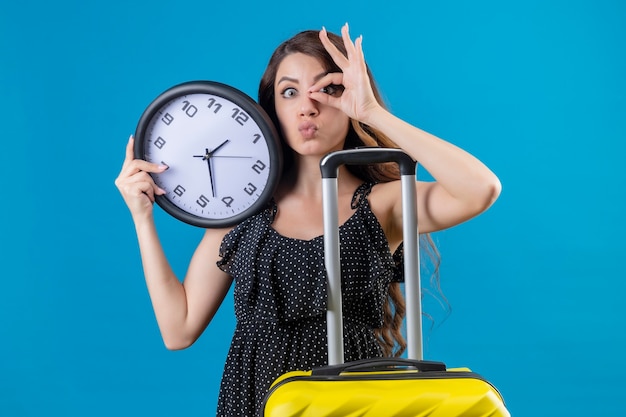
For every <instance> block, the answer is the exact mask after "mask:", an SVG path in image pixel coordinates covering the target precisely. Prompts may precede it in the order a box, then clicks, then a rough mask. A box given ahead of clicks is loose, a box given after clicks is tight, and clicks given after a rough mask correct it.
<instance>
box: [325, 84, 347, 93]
mask: <svg viewBox="0 0 626 417" xmlns="http://www.w3.org/2000/svg"><path fill="white" fill-rule="evenodd" d="M341 92H343V86H341V85H335V84H330V85H327V86H326V87H322V88H320V93H325V94H328V95H330V96H334V95H335V94H337V93H341Z"/></svg>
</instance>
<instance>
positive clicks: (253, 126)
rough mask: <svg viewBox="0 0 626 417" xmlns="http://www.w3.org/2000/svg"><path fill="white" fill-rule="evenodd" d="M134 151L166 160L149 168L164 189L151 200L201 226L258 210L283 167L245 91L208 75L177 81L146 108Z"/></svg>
mask: <svg viewBox="0 0 626 417" xmlns="http://www.w3.org/2000/svg"><path fill="white" fill-rule="evenodd" d="M135 138H136V139H135V140H136V143H135V156H136V157H138V158H142V159H145V160H146V161H149V162H153V163H157V164H165V165H167V166H169V169H168V170H166V171H165V172H163V173H159V174H151V175H152V177H153V179H154V182H155V183H156V184H157V185H158V186H159V187H161V188H162V189H164V190H165V191H166V194H165V195H163V196H157V197H156V202H157V204H159V205H160V206H161V207H162V208H163V209H164V210H165V211H166V212H168V213H169V214H171V215H172V216H174V217H176V218H178V219H179V220H182V221H184V222H186V223H189V224H193V225H195V226H201V227H224V226H230V225H233V224H236V223H238V222H240V221H241V220H243V219H245V218H247V217H248V216H250V215H252V214H254V213H255V212H257V211H259V210H260V209H261V208H263V206H264V205H265V204H266V203H267V201H268V200H269V199H270V198H271V196H272V194H273V192H274V189H275V187H276V184H277V183H278V179H279V175H280V171H281V162H282V161H281V156H282V154H281V150H280V144H279V140H278V135H277V134H276V131H275V128H274V126H273V124H272V122H271V121H270V119H269V117H268V116H267V115H266V114H265V112H264V111H263V109H262V108H261V107H260V106H259V105H258V104H257V103H256V102H254V100H252V99H251V98H250V97H248V96H247V95H245V94H244V93H242V92H240V91H238V90H236V89H234V88H232V87H229V86H226V85H224V84H219V83H215V82H210V81H203V82H202V81H199V82H191V83H185V84H181V85H179V86H176V87H173V88H172V89H170V90H168V91H166V92H165V93H163V94H161V95H160V96H159V97H158V98H157V99H156V100H155V101H154V102H153V103H152V104H151V105H150V106H149V107H148V108H147V109H146V111H145V112H144V115H143V116H142V118H141V120H140V121H139V124H138V127H137V132H136V135H135Z"/></svg>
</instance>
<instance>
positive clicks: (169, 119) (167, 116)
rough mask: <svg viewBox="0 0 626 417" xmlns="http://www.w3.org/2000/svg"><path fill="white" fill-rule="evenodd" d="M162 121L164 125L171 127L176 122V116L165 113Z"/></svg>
mask: <svg viewBox="0 0 626 417" xmlns="http://www.w3.org/2000/svg"><path fill="white" fill-rule="evenodd" d="M161 120H162V121H163V123H165V124H166V125H168V126H169V125H170V124H171V123H172V122H173V121H174V116H172V115H171V114H169V113H165V114H164V115H163V117H162V118H161Z"/></svg>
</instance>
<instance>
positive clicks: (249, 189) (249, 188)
mask: <svg viewBox="0 0 626 417" xmlns="http://www.w3.org/2000/svg"><path fill="white" fill-rule="evenodd" d="M243 190H244V191H245V192H246V193H247V194H248V195H252V194H254V192H255V191H256V190H257V188H256V187H255V186H254V184H252V183H251V182H249V183H248V186H247V187H243Z"/></svg>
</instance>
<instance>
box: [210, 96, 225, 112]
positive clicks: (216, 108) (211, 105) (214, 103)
mask: <svg viewBox="0 0 626 417" xmlns="http://www.w3.org/2000/svg"><path fill="white" fill-rule="evenodd" d="M213 105H215V110H214V111H213V113H217V112H218V111H220V109H221V108H222V105H221V104H220V103H218V102H217V101H216V100H215V99H214V98H210V99H209V105H208V106H207V107H208V108H209V109H210V108H212V107H213Z"/></svg>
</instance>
